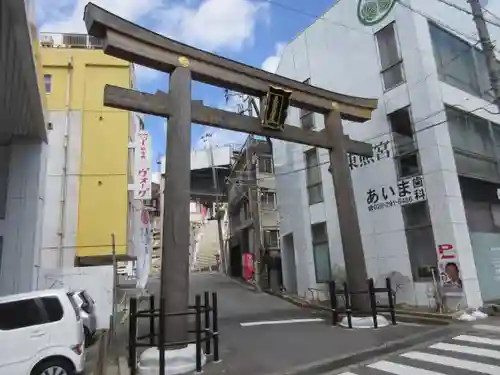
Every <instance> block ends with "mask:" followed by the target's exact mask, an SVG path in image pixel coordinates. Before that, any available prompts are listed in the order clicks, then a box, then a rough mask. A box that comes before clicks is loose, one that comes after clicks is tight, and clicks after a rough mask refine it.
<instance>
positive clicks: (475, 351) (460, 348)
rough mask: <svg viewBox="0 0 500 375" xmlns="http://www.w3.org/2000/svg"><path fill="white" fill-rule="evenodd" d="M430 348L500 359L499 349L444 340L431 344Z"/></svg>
mask: <svg viewBox="0 0 500 375" xmlns="http://www.w3.org/2000/svg"><path fill="white" fill-rule="evenodd" d="M430 348H432V349H439V350H447V351H450V352H457V353H463V354H472V355H478V356H481V357H488V358H494V359H500V352H499V351H498V350H491V349H483V348H475V347H473V346H465V345H455V344H445V343H443V342H440V343H437V344H434V345H431V346H430Z"/></svg>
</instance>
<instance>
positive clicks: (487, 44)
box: [468, 0, 500, 111]
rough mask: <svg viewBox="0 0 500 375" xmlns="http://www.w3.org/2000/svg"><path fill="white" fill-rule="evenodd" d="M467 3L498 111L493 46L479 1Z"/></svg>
mask: <svg viewBox="0 0 500 375" xmlns="http://www.w3.org/2000/svg"><path fill="white" fill-rule="evenodd" d="M468 1H469V4H470V7H471V10H472V17H473V18H474V22H475V24H476V29H477V36H478V37H479V41H480V43H481V47H482V48H483V53H484V57H485V60H486V67H487V69H488V74H489V76H490V82H491V89H492V90H493V95H494V96H495V104H496V105H497V107H498V110H499V111H500V77H499V72H498V65H497V60H496V56H495V45H494V44H493V42H492V41H491V38H490V33H489V31H488V26H487V25H486V20H485V18H484V14H483V9H482V8H481V2H480V0H468Z"/></svg>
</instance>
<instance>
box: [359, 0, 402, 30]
mask: <svg viewBox="0 0 500 375" xmlns="http://www.w3.org/2000/svg"><path fill="white" fill-rule="evenodd" d="M395 4H396V0H358V18H359V20H360V21H361V23H362V24H364V25H366V26H372V25H375V24H377V23H379V22H380V21H382V20H383V19H384V18H385V17H386V16H387V15H388V14H389V12H390V11H391V10H392V8H394V5H395Z"/></svg>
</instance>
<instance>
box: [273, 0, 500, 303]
mask: <svg viewBox="0 0 500 375" xmlns="http://www.w3.org/2000/svg"><path fill="white" fill-rule="evenodd" d="M446 3H448V4H446ZM482 4H483V6H485V9H486V10H485V12H484V13H485V17H486V19H487V20H488V27H489V31H490V33H491V37H492V39H493V40H497V41H500V27H499V26H500V3H499V2H498V1H491V0H490V2H489V4H487V2H486V1H483V2H482ZM460 8H462V10H460ZM469 9H470V6H469V4H468V2H467V0H446V1H444V0H401V1H396V0H339V1H337V2H336V4H335V5H334V6H333V7H332V8H331V9H330V10H329V11H327V12H326V13H325V14H324V15H323V16H322V17H321V18H320V19H318V20H317V21H316V22H315V23H314V24H313V25H311V26H310V27H309V28H307V29H306V30H305V31H304V32H303V33H302V34H300V35H299V36H297V38H296V39H295V40H293V41H292V42H290V43H289V44H288V45H287V46H286V47H285V49H284V52H283V54H282V57H281V61H280V64H279V67H278V70H277V73H278V74H280V75H283V76H286V77H289V78H292V79H295V80H298V81H304V82H310V84H312V85H314V86H318V87H322V88H326V89H328V90H332V91H336V92H339V93H343V94H347V95H353V96H360V97H368V98H377V99H378V100H379V102H378V108H377V109H376V110H375V111H374V112H373V115H372V119H371V120H370V121H368V122H366V123H362V124H361V123H350V122H347V121H345V122H344V131H345V132H346V133H347V134H349V136H351V138H353V139H356V140H360V141H365V142H369V143H372V144H373V150H374V156H373V158H361V157H358V156H350V157H349V164H350V167H351V174H352V179H353V186H354V192H355V197H356V206H357V213H358V218H359V222H360V227H361V232H362V241H363V247H364V252H365V259H366V266H367V271H368V276H369V277H373V278H374V279H375V280H376V282H378V283H380V282H382V280H383V279H384V278H385V277H386V276H388V275H394V274H395V273H396V275H399V276H398V277H399V281H398V283H397V285H396V288H397V289H396V290H397V301H396V302H397V303H400V302H401V303H407V304H410V305H420V306H427V305H428V304H433V303H434V302H433V301H434V293H435V290H436V288H435V286H436V285H439V284H440V283H444V284H445V285H447V286H449V287H450V288H449V289H447V291H448V294H449V295H450V296H454V297H456V296H457V294H460V295H461V298H456V300H457V301H458V302H457V305H456V306H457V307H463V306H465V304H467V305H468V306H471V307H474V306H479V305H481V304H482V303H483V301H489V300H494V299H498V298H500V164H499V163H500V159H499V157H500V115H498V114H496V113H497V109H496V107H495V106H494V105H492V104H491V101H492V94H491V90H490V84H489V78H488V73H487V69H486V63H485V59H484V57H483V55H482V53H481V51H480V43H479V42H478V38H477V33H476V28H475V24H474V21H473V19H472V16H471V15H470V14H468V13H467V11H468V10H469ZM495 15H496V16H495ZM499 51H500V48H497V51H496V52H497V57H499V58H500V52H499ZM499 67H500V64H499ZM287 122H289V123H290V124H292V125H295V126H302V127H314V129H316V130H320V129H322V128H323V127H324V122H323V117H322V116H320V115H317V114H316V115H314V114H311V113H308V112H305V111H299V110H297V109H291V110H290V113H289V117H288V120H287ZM273 144H274V157H275V167H276V179H277V192H278V204H279V210H280V214H281V223H280V233H281V236H282V241H281V243H282V263H283V268H284V270H283V271H284V282H285V286H286V288H287V289H288V291H292V292H296V293H298V294H299V295H302V296H308V297H309V298H310V297H311V295H313V293H310V292H311V290H314V289H320V290H321V289H324V288H325V282H326V281H328V280H330V279H332V278H333V279H337V280H342V278H343V271H344V269H345V268H344V260H343V251H342V244H341V238H340V230H339V226H338V217H337V210H336V203H335V195H334V187H333V182H332V178H331V175H330V173H329V172H328V167H329V163H328V155H327V151H326V150H315V149H311V148H310V147H304V146H301V145H297V144H293V143H287V142H280V141H273ZM315 166H316V167H315ZM449 263H451V264H449ZM447 266H449V268H448V267H447ZM457 270H458V276H459V278H460V279H458V280H457V278H456V276H457ZM446 271H448V276H446V273H445V272H446ZM453 271H455V272H453ZM440 279H441V282H440ZM433 280H436V282H434V281H433ZM437 289H438V290H442V289H441V288H437Z"/></svg>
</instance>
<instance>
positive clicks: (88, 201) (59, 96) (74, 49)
mask: <svg viewBox="0 0 500 375" xmlns="http://www.w3.org/2000/svg"><path fill="white" fill-rule="evenodd" d="M40 44H41V48H40V49H39V53H40V55H41V59H42V64H43V79H44V85H45V91H46V105H47V110H48V117H49V121H50V123H49V130H48V144H49V155H48V165H47V184H46V186H47V189H46V194H45V216H44V234H43V241H42V267H69V266H73V265H93V264H103V263H109V261H110V259H111V254H112V234H114V236H115V244H116V254H117V255H118V256H119V257H118V258H119V260H120V259H122V260H123V259H126V258H127V257H126V254H127V244H128V238H129V232H130V231H129V224H128V222H129V219H128V218H129V216H130V215H129V210H130V207H131V204H129V202H130V194H129V193H128V186H129V183H130V182H131V173H130V171H131V168H130V160H129V159H131V158H129V147H128V145H129V142H131V141H132V140H133V135H134V134H135V131H136V128H137V126H138V121H139V120H138V117H137V116H135V115H133V114H130V113H129V112H128V111H121V110H116V109H113V108H109V107H105V106H104V105H103V91H104V86H105V85H106V84H112V85H117V86H121V87H126V88H131V87H133V82H134V70H133V65H132V64H131V63H129V62H127V61H123V60H119V59H116V58H113V57H110V56H106V55H105V54H104V53H103V51H102V49H101V43H100V41H99V40H97V39H95V38H93V37H90V36H87V35H79V34H78V35H75V34H71V35H69V34H64V35H63V34H42V35H41V36H40Z"/></svg>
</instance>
